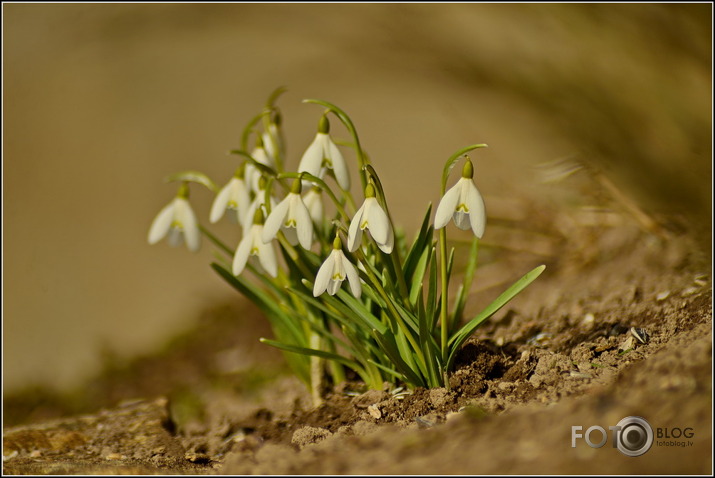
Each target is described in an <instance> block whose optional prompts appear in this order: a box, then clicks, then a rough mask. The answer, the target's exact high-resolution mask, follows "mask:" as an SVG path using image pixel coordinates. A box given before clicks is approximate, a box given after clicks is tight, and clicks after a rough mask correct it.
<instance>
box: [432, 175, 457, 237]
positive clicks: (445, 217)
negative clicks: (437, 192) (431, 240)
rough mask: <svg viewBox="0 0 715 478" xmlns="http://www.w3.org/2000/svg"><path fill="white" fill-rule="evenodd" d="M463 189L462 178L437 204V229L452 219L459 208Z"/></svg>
mask: <svg viewBox="0 0 715 478" xmlns="http://www.w3.org/2000/svg"><path fill="white" fill-rule="evenodd" d="M461 191H462V183H461V180H460V181H458V182H457V184H455V185H454V186H452V187H451V188H450V189H449V190H448V191H447V192H446V193H445V194H444V196H442V200H441V201H440V202H439V206H437V212H435V215H434V228H435V229H441V228H443V227H444V226H446V225H447V223H449V220H450V219H452V216H453V215H454V212H455V211H456V209H457V204H458V203H459V196H460V193H461Z"/></svg>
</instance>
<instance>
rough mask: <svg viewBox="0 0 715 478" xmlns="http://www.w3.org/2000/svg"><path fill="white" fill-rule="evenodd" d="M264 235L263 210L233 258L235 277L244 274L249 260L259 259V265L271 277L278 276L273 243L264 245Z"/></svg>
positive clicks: (258, 214) (257, 213)
mask: <svg viewBox="0 0 715 478" xmlns="http://www.w3.org/2000/svg"><path fill="white" fill-rule="evenodd" d="M262 235H263V210H262V209H258V210H257V211H256V213H255V215H254V218H253V225H252V226H251V229H249V230H248V233H247V234H246V235H244V236H243V239H241V242H240V243H239V244H238V247H237V248H236V254H235V255H234V256H233V275H235V276H237V275H239V274H241V272H243V269H245V267H246V263H247V262H248V260H249V259H253V260H254V261H255V259H256V258H257V259H258V262H259V264H260V265H261V267H262V268H263V270H265V271H266V272H267V273H268V274H269V275H270V276H271V277H277V276H278V262H276V252H275V250H274V249H273V245H272V244H271V243H268V244H266V243H264V242H263V239H262V238H261V236H262Z"/></svg>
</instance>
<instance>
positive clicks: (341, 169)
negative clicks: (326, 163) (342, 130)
mask: <svg viewBox="0 0 715 478" xmlns="http://www.w3.org/2000/svg"><path fill="white" fill-rule="evenodd" d="M326 140H327V144H326V146H327V149H328V151H326V156H327V157H328V158H329V159H330V162H331V164H332V167H333V172H334V173H335V179H336V180H337V181H338V184H339V185H340V187H341V188H343V189H344V190H345V191H347V190H349V189H350V174H349V173H348V167H347V165H346V164H345V158H343V155H342V153H340V150H339V149H338V147H337V145H336V144H335V143H333V140H332V139H330V136H327V135H326Z"/></svg>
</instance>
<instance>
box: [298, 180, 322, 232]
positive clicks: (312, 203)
mask: <svg viewBox="0 0 715 478" xmlns="http://www.w3.org/2000/svg"><path fill="white" fill-rule="evenodd" d="M303 204H305V206H306V207H307V208H308V212H309V213H310V218H311V219H312V220H313V222H314V223H315V224H317V225H320V224H322V223H323V220H324V219H325V218H324V217H323V214H324V208H323V197H322V192H321V190H320V188H318V187H313V188H310V191H308V192H307V193H305V195H304V196H303Z"/></svg>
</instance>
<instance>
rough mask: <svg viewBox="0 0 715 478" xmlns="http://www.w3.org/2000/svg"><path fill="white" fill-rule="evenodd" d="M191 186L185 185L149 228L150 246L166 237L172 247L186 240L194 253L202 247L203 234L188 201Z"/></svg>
mask: <svg viewBox="0 0 715 478" xmlns="http://www.w3.org/2000/svg"><path fill="white" fill-rule="evenodd" d="M188 197H189V186H188V185H187V184H186V183H184V184H182V185H181V187H180V188H179V192H178V193H177V195H176V197H175V198H174V200H173V201H171V202H170V203H169V204H168V205H167V206H165V207H164V208H163V209H162V210H161V211H159V214H157V216H156V218H154V222H152V224H151V227H150V228H149V237H148V240H149V244H156V243H157V242H159V241H160V240H162V239H163V238H164V237H166V235H167V234H168V235H169V238H168V241H169V244H170V245H172V246H178V245H181V243H182V242H183V241H184V239H185V240H186V247H188V249H189V250H190V251H192V252H196V251H198V250H199V247H200V246H201V233H200V231H199V226H198V223H197V221H196V215H195V214H194V211H193V209H191V205H190V204H189V201H188Z"/></svg>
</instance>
